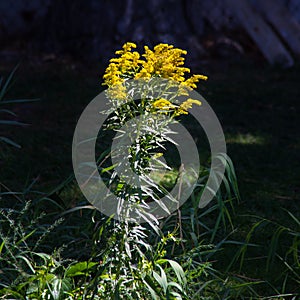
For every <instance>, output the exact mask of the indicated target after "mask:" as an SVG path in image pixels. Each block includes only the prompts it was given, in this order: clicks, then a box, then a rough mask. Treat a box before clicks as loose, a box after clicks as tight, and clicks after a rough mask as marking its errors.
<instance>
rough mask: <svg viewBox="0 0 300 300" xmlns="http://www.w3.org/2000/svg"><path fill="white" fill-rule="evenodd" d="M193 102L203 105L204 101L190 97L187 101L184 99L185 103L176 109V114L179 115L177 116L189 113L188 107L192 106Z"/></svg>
mask: <svg viewBox="0 0 300 300" xmlns="http://www.w3.org/2000/svg"><path fill="white" fill-rule="evenodd" d="M193 104H196V105H201V104H202V103H201V101H199V100H195V99H191V98H189V99H187V100H186V101H184V102H183V103H181V104H180V106H179V107H178V109H177V110H176V113H175V115H177V116H179V115H187V114H188V109H190V108H192V106H193Z"/></svg>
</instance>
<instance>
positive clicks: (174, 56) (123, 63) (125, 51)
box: [103, 43, 207, 88]
mask: <svg viewBox="0 0 300 300" xmlns="http://www.w3.org/2000/svg"><path fill="white" fill-rule="evenodd" d="M133 48H136V44H134V43H125V44H124V45H123V47H122V50H118V51H116V54H117V55H119V56H120V57H118V58H112V59H111V60H110V64H109V66H108V67H107V69H106V71H105V74H104V76H103V79H104V83H103V84H104V85H107V86H112V85H115V84H120V83H123V82H124V80H125V79H126V78H135V79H138V78H145V79H146V78H151V77H162V78H167V79H171V80H175V81H177V82H180V83H181V84H182V86H183V87H190V88H196V87H197V85H196V83H197V82H198V81H199V80H200V79H202V80H206V79H207V77H206V76H204V75H193V76H191V77H190V78H188V79H185V74H186V73H189V72H190V69H189V68H185V67H183V65H184V57H182V55H186V53H187V52H186V51H185V50H182V49H179V48H174V46H173V45H168V44H158V45H156V46H155V47H154V49H153V51H152V50H151V49H149V47H148V46H145V47H144V49H145V53H144V54H143V55H142V56H143V57H144V59H140V58H141V57H140V54H139V53H138V52H137V51H132V49H133Z"/></svg>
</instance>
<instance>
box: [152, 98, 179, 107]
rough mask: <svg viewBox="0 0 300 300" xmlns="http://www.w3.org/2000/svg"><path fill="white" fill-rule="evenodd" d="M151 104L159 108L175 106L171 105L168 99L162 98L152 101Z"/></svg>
mask: <svg viewBox="0 0 300 300" xmlns="http://www.w3.org/2000/svg"><path fill="white" fill-rule="evenodd" d="M152 106H153V107H154V108H156V109H160V110H169V109H171V108H175V105H173V104H172V103H171V102H170V101H169V100H167V99H164V98H161V99H158V100H156V101H154V102H153V104H152Z"/></svg>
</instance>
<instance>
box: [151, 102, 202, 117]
mask: <svg viewBox="0 0 300 300" xmlns="http://www.w3.org/2000/svg"><path fill="white" fill-rule="evenodd" d="M193 104H196V105H201V104H202V103H201V101H199V100H195V99H191V98H189V99H187V100H186V101H184V102H183V103H181V104H180V105H179V106H176V105H174V104H172V103H171V102H170V101H169V100H167V99H164V98H161V99H158V100H156V101H154V102H153V104H152V106H153V107H154V108H155V109H158V110H164V111H166V112H167V111H170V110H172V111H174V115H175V116H179V115H187V114H188V110H189V109H190V108H192V106H193Z"/></svg>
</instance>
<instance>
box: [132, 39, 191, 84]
mask: <svg viewBox="0 0 300 300" xmlns="http://www.w3.org/2000/svg"><path fill="white" fill-rule="evenodd" d="M186 53H187V52H186V51H185V50H181V49H178V48H174V47H173V46H172V45H168V44H159V45H156V46H155V47H154V51H152V50H150V49H149V47H148V46H145V54H143V57H145V61H143V62H142V69H141V71H140V72H138V73H137V74H136V75H135V78H150V77H153V76H157V77H162V78H168V79H172V80H175V81H178V82H183V81H184V80H185V77H184V75H185V73H189V72H190V69H188V68H184V67H181V66H182V65H183V64H184V58H183V57H182V55H185V54H186Z"/></svg>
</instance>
